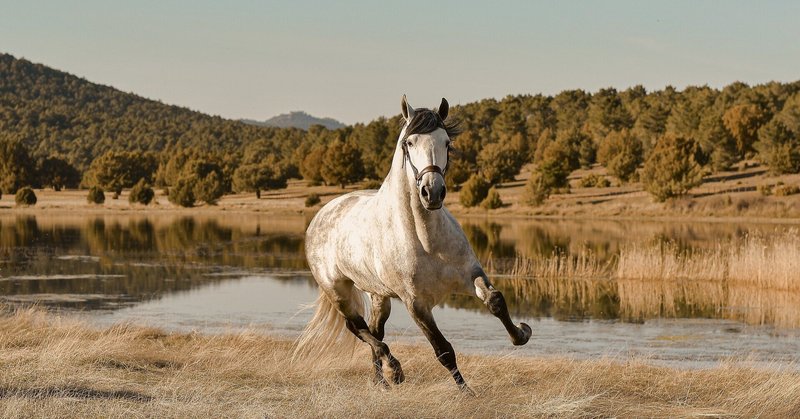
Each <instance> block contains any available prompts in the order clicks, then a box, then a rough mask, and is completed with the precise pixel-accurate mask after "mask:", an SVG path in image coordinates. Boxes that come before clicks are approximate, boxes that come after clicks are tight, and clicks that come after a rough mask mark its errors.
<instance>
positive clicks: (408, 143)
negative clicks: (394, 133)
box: [406, 140, 414, 147]
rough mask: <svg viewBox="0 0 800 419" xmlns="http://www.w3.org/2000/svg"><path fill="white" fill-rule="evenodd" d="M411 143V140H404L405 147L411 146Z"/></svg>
mask: <svg viewBox="0 0 800 419" xmlns="http://www.w3.org/2000/svg"><path fill="white" fill-rule="evenodd" d="M413 145H414V144H411V140H408V141H406V147H411V146H413Z"/></svg>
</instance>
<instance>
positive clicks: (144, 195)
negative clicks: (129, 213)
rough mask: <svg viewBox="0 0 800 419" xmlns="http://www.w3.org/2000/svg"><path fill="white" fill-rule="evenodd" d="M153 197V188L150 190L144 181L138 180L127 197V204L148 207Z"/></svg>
mask: <svg viewBox="0 0 800 419" xmlns="http://www.w3.org/2000/svg"><path fill="white" fill-rule="evenodd" d="M155 195H156V194H155V192H153V188H151V187H150V185H148V184H147V183H146V182H145V181H144V179H139V182H137V183H136V185H133V188H132V189H131V193H130V195H128V202H130V203H131V204H136V203H139V204H142V205H149V204H150V202H152V201H153V198H154V197H155Z"/></svg>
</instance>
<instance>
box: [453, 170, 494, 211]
mask: <svg viewBox="0 0 800 419" xmlns="http://www.w3.org/2000/svg"><path fill="white" fill-rule="evenodd" d="M490 187H491V185H490V184H489V181H487V180H486V179H484V178H483V177H482V176H480V175H472V176H471V177H470V178H469V180H467V181H466V182H465V183H464V185H463V186H462V187H461V194H460V196H459V200H460V201H461V204H462V205H464V206H465V207H474V206H476V205H478V204H480V203H481V202H482V201H483V200H484V199H486V195H487V194H488V193H489V188H490Z"/></svg>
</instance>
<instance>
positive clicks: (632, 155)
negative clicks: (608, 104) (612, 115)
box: [597, 130, 643, 182]
mask: <svg viewBox="0 0 800 419" xmlns="http://www.w3.org/2000/svg"><path fill="white" fill-rule="evenodd" d="M642 153H643V151H642V142H641V141H640V140H639V139H638V138H637V137H636V136H634V135H633V133H631V132H630V131H628V130H622V131H614V132H611V133H609V134H608V136H606V138H605V140H604V141H603V143H602V144H600V149H599V150H598V152H597V160H598V161H599V162H600V164H602V165H603V166H605V168H606V169H608V173H609V174H611V175H612V176H614V177H616V178H617V179H619V180H620V181H622V182H629V181H631V180H632V178H633V175H634V173H636V168H637V167H639V164H641V162H642Z"/></svg>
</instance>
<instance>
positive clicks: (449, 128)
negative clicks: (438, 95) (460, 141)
mask: <svg viewBox="0 0 800 419" xmlns="http://www.w3.org/2000/svg"><path fill="white" fill-rule="evenodd" d="M414 112H415V113H414V117H413V118H411V121H410V122H409V123H408V127H406V137H407V136H409V135H412V134H428V133H431V132H433V131H436V130H437V129H439V128H442V129H444V130H445V132H447V136H448V137H450V138H453V137H455V136H456V135H458V134H461V127H460V124H459V122H458V121H454V120H453V118H448V119H447V120H446V121H443V120H442V118H441V117H440V116H439V113H438V112H436V111H434V110H433V109H424V108H420V109H415V110H414Z"/></svg>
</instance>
